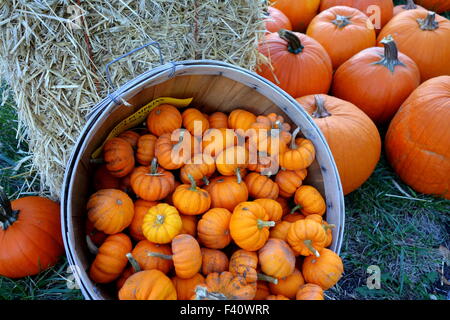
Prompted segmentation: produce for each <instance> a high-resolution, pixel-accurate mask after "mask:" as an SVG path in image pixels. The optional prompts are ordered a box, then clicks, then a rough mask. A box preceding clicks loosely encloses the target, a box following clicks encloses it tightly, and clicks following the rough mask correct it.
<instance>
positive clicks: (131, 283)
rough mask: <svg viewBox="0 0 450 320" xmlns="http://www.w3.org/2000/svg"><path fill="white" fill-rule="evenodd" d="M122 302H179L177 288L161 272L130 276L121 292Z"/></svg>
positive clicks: (151, 271) (147, 271) (146, 272)
mask: <svg viewBox="0 0 450 320" xmlns="http://www.w3.org/2000/svg"><path fill="white" fill-rule="evenodd" d="M119 299H120V300H177V292H176V290H175V286H174V285H173V283H172V281H171V280H170V278H169V277H167V276H166V275H165V274H164V273H162V272H161V271H159V270H155V269H153V270H144V271H141V272H137V273H135V274H133V275H132V276H130V277H129V278H128V279H127V280H126V281H125V283H124V284H123V287H122V289H120V291H119Z"/></svg>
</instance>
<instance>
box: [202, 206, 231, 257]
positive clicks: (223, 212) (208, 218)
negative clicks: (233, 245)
mask: <svg viewBox="0 0 450 320" xmlns="http://www.w3.org/2000/svg"><path fill="white" fill-rule="evenodd" d="M230 219H231V212H230V211H228V210H227V209H224V208H213V209H210V210H209V211H207V212H206V213H205V214H204V215H203V216H202V218H201V219H200V221H199V222H198V226H197V229H198V239H199V241H200V243H201V244H202V245H204V246H205V247H208V248H211V249H223V248H225V247H226V246H227V245H228V244H229V243H230V241H231V236H230Z"/></svg>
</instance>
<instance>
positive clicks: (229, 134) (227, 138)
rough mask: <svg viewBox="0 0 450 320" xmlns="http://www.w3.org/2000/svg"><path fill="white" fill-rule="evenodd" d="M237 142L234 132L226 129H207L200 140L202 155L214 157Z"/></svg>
mask: <svg viewBox="0 0 450 320" xmlns="http://www.w3.org/2000/svg"><path fill="white" fill-rule="evenodd" d="M237 140H238V138H237V136H236V133H235V132H234V130H231V129H227V128H219V129H217V128H212V129H208V130H207V131H205V134H204V135H203V138H202V148H203V154H205V155H209V156H212V157H215V156H217V155H218V154H219V153H220V152H221V151H222V150H225V149H227V148H230V147H232V146H234V145H235V144H236V143H237Z"/></svg>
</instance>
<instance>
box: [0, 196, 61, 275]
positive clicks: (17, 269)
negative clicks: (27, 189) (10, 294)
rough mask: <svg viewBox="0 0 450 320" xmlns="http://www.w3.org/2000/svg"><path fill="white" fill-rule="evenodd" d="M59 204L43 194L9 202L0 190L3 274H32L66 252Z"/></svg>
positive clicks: (0, 262) (1, 272)
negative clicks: (42, 195)
mask: <svg viewBox="0 0 450 320" xmlns="http://www.w3.org/2000/svg"><path fill="white" fill-rule="evenodd" d="M59 210H60V208H59V204H58V203H56V202H54V201H52V200H50V199H46V198H42V197H35V196H30V197H22V198H19V199H17V200H14V201H11V202H10V201H9V200H8V198H7V197H6V195H5V193H4V192H3V190H1V189H0V275H1V276H5V277H9V278H22V277H25V276H31V275H35V274H37V273H39V272H40V271H42V270H45V269H47V268H49V267H52V266H53V265H55V264H56V262H57V261H58V259H59V257H60V256H61V255H62V254H63V252H64V246H63V242H62V237H61V224H60V215H59Z"/></svg>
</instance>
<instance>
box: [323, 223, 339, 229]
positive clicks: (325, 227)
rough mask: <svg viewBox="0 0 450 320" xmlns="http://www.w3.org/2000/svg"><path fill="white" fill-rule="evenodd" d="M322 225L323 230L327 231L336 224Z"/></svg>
mask: <svg viewBox="0 0 450 320" xmlns="http://www.w3.org/2000/svg"><path fill="white" fill-rule="evenodd" d="M322 227H323V229H324V230H325V231H328V230H330V229H334V228H336V225H335V224H323V225H322Z"/></svg>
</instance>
